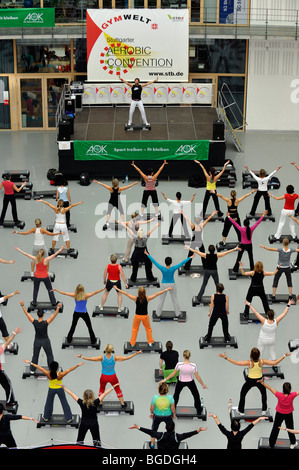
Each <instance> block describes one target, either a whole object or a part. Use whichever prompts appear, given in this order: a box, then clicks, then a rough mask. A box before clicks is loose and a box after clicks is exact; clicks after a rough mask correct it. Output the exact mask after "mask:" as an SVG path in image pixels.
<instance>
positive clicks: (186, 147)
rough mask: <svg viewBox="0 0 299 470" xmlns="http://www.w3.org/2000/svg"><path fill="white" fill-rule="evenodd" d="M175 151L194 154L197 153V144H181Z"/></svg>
mask: <svg viewBox="0 0 299 470" xmlns="http://www.w3.org/2000/svg"><path fill="white" fill-rule="evenodd" d="M175 153H180V154H182V153H183V154H185V155H188V154H192V155H196V150H195V144H194V145H180V147H179V148H178V149H177V151H176V152H175Z"/></svg>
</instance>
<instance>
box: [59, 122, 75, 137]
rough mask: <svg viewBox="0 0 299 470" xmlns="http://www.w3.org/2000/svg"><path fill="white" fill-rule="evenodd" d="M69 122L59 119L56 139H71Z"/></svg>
mask: <svg viewBox="0 0 299 470" xmlns="http://www.w3.org/2000/svg"><path fill="white" fill-rule="evenodd" d="M71 132H72V129H71V122H70V121H60V122H59V126H58V141H60V142H61V141H63V140H70V139H71Z"/></svg>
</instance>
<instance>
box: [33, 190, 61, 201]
mask: <svg viewBox="0 0 299 470" xmlns="http://www.w3.org/2000/svg"><path fill="white" fill-rule="evenodd" d="M46 197H50V198H52V199H56V189H45V190H44V191H43V190H41V191H33V199H45V198H46Z"/></svg>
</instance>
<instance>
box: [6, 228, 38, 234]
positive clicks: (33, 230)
mask: <svg viewBox="0 0 299 470" xmlns="http://www.w3.org/2000/svg"><path fill="white" fill-rule="evenodd" d="M11 233H16V234H17V235H30V234H31V233H35V228H31V229H30V230H27V231H26V232H17V231H16V230H13V231H12V232H11Z"/></svg>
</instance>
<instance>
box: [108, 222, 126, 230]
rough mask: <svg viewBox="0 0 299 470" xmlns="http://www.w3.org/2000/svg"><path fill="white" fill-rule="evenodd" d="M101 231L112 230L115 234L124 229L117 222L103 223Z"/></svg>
mask: <svg viewBox="0 0 299 470" xmlns="http://www.w3.org/2000/svg"><path fill="white" fill-rule="evenodd" d="M103 230H114V231H115V232H120V231H124V230H126V228H125V227H124V226H123V225H121V224H118V223H117V222H109V223H108V224H106V223H105V224H104V225H103Z"/></svg>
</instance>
